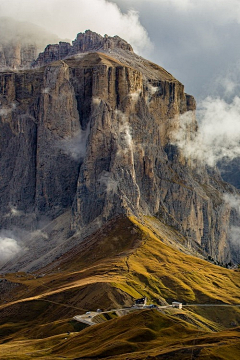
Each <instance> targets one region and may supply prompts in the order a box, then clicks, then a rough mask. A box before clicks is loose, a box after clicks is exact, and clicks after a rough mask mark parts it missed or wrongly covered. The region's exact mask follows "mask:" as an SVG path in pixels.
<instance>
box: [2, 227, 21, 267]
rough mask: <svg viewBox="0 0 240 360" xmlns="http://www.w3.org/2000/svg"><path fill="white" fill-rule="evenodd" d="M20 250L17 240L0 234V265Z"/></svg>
mask: <svg viewBox="0 0 240 360" xmlns="http://www.w3.org/2000/svg"><path fill="white" fill-rule="evenodd" d="M20 251H21V246H20V245H19V244H18V242H17V240H15V239H13V238H11V237H8V236H7V235H6V236H5V235H4V234H2V235H1V236H0V265H2V264H4V263H6V262H7V261H8V260H10V259H12V258H14V257H15V256H16V255H17V254H18V253H19V252H20Z"/></svg>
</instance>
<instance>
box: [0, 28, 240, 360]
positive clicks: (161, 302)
mask: <svg viewBox="0 0 240 360" xmlns="http://www.w3.org/2000/svg"><path fill="white" fill-rule="evenodd" d="M16 66H17V65H16ZM17 67H18V68H17V69H8V70H6V69H5V66H4V67H2V68H1V72H0V103H1V108H0V167H1V169H0V174H1V176H0V226H1V231H0V249H1V252H0V263H1V273H2V275H1V277H0V294H1V297H0V334H1V336H0V351H1V359H3V360H7V359H13V358H14V359H16V360H23V359H31V358H39V359H44V360H47V359H59V358H65V359H69V360H70V359H71V360H73V359H75V360H76V359H90V358H91V359H99V358H101V359H114V360H116V359H119V360H120V359H126V358H128V359H134V360H137V359H146V358H148V359H160V358H161V359H179V358H181V359H190V358H191V359H193V358H194V359H199V360H201V359H213V358H214V359H217V360H229V359H233V360H237V359H238V358H239V350H240V347H239V334H240V332H239V326H240V310H239V301H240V287H239V286H240V285H239V284H240V281H239V275H240V272H239V270H238V269H237V268H236V267H232V266H231V265H232V263H233V262H236V263H237V262H239V249H238V242H234V240H236V237H237V235H238V224H239V211H238V210H239V209H238V201H237V195H238V191H237V190H236V189H235V188H234V187H233V186H231V185H229V184H228V183H226V182H224V181H223V180H222V178H221V176H220V174H219V173H218V171H217V170H216V169H213V168H209V167H207V166H204V165H203V164H199V163H193V162H192V161H191V160H190V159H188V158H186V157H185V156H184V154H183V153H182V151H181V149H180V148H179V147H178V144H177V136H176V134H178V132H179V130H180V129H181V128H182V127H181V124H182V122H183V121H186V116H187V121H188V126H187V131H186V133H185V134H184V136H185V138H186V139H189V140H192V139H193V138H194V136H195V134H196V133H197V131H198V125H197V122H196V118H195V107H196V104H195V100H194V98H193V97H192V96H190V95H188V94H185V92H184V86H183V85H182V84H181V83H180V82H179V81H178V80H177V79H175V78H174V77H173V76H172V75H171V74H169V73H168V72H167V71H166V70H164V69H163V68H162V67H160V66H158V65H156V64H153V63H151V62H149V61H148V60H146V59H143V58H142V57H140V56H138V55H136V54H135V53H134V51H133V49H132V47H131V45H129V44H127V43H126V42H125V41H124V40H122V39H120V38H119V37H117V36H114V37H108V36H104V37H102V36H101V35H98V34H96V33H93V32H91V31H89V30H88V31H86V32H85V33H84V34H81V33H80V34H78V35H77V38H76V40H75V41H74V42H73V44H72V45H71V44H69V43H67V42H60V43H59V44H53V45H48V46H47V47H46V49H45V51H44V52H43V53H41V54H39V56H38V57H36V59H35V60H34V61H33V62H32V63H31V65H29V64H28V68H25V69H23V68H22V65H19V66H17ZM206 259H207V260H208V261H206ZM213 263H215V264H213ZM226 263H228V264H226ZM219 265H225V266H224V267H223V266H219ZM226 267H229V268H226ZM142 297H146V298H147V303H148V305H150V304H152V305H150V307H147V308H144V307H142V308H141V309H138V308H136V307H133V306H132V305H133V304H134V302H135V300H136V299H139V298H142ZM172 301H178V302H181V303H182V304H183V308H182V309H175V308H173V307H172V306H171V303H172ZM97 309H100V310H98V311H96V310H97ZM101 310H103V311H102V312H101ZM89 312H90V314H89ZM92 314H94V315H92ZM77 315H78V316H77ZM76 316H77V318H76ZM79 316H80V318H81V319H82V317H84V319H85V323H84V322H81V321H80V322H79ZM89 316H90V318H91V319H90V318H89ZM90 320H91V321H90ZM90 324H91V325H92V324H94V325H93V326H89V325H90Z"/></svg>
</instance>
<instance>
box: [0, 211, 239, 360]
mask: <svg viewBox="0 0 240 360" xmlns="http://www.w3.org/2000/svg"><path fill="white" fill-rule="evenodd" d="M154 224H155V225H154ZM172 239H175V240H176V241H177V240H178V242H175V245H174V243H173V241H172ZM183 243H184V239H183V238H182V237H181V236H180V235H179V234H178V233H177V232H176V231H175V230H174V229H172V228H169V227H167V226H166V225H164V224H162V223H161V222H159V221H157V220H156V219H152V218H147V217H146V218H143V219H142V220H141V221H139V220H137V219H136V218H133V217H131V218H127V217H121V216H119V217H117V218H115V219H114V220H111V221H109V222H108V223H107V224H106V225H105V226H104V227H102V228H101V229H100V230H99V231H97V232H96V233H95V234H94V235H92V236H91V237H89V238H87V239H86V240H85V241H84V242H82V243H80V244H79V245H77V246H76V247H75V248H73V249H72V250H71V251H69V252H68V253H67V254H65V255H63V256H62V257H60V258H59V259H57V260H56V261H55V262H53V263H52V264H50V265H48V266H47V267H45V268H43V269H41V270H40V271H38V272H36V273H12V274H5V275H3V276H2V281H1V290H2V291H1V306H0V334H1V345H0V351H1V354H2V355H1V359H5V360H6V359H9V360H10V359H18V360H20V359H30V358H40V359H41V358H42V359H60V358H66V359H85V358H92V359H97V358H109V359H126V356H127V358H128V359H145V358H146V357H147V356H149V359H155V358H156V359H157V358H161V359H179V358H181V359H192V358H194V359H237V358H238V357H237V356H238V354H239V350H240V345H239V344H240V328H239V324H240V307H239V306H234V305H237V304H240V281H239V280H240V273H239V272H238V271H237V270H228V269H225V268H222V267H220V266H216V265H213V264H211V263H209V262H207V261H205V260H203V259H201V258H199V257H196V256H193V254H192V255H191V254H190V253H191V252H192V250H191V249H186V248H184V246H183ZM177 244H178V245H177ZM16 288H17V289H18V290H17V291H16V290H15V289H16ZM142 296H146V297H147V299H148V303H154V304H158V305H167V304H168V303H169V304H171V302H172V301H174V300H177V301H181V302H183V304H185V306H184V307H183V310H180V309H173V308H172V307H166V308H162V309H161V311H157V310H155V309H154V310H149V309H143V310H137V311H129V312H128V313H127V312H126V313H127V315H125V316H122V317H118V318H115V319H112V320H110V321H105V322H102V323H100V324H98V325H95V326H91V327H88V328H85V327H86V326H85V325H83V324H81V323H78V322H76V321H74V320H73V316H75V315H79V314H84V313H85V312H86V311H89V310H92V311H96V309H97V308H101V309H103V310H110V309H117V308H123V307H131V306H132V305H133V303H134V299H136V298H139V297H142ZM197 304H198V305H197ZM199 304H202V306H199ZM206 304H207V306H206ZM216 305H217V306H216ZM226 305H228V306H226ZM84 328H85V329H84ZM79 331H80V332H79ZM126 354H127V355H126ZM220 354H221V355H220Z"/></svg>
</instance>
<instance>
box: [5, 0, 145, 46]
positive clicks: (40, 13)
mask: <svg viewBox="0 0 240 360" xmlns="http://www.w3.org/2000/svg"><path fill="white" fill-rule="evenodd" d="M0 13H1V16H9V17H13V18H15V19H18V20H21V21H29V22H32V23H34V24H36V25H39V26H42V27H45V28H46V29H47V30H48V31H51V32H53V33H55V34H57V35H58V36H59V37H60V38H63V39H65V38H69V39H71V40H73V39H74V38H75V37H76V35H77V33H79V32H84V31H85V30H87V29H90V30H92V31H95V32H97V33H100V34H101V35H104V34H108V35H110V36H114V35H118V36H120V37H122V38H123V39H125V40H127V41H128V42H130V43H131V44H132V46H133V47H134V49H135V50H136V51H138V52H139V51H145V50H146V49H147V48H148V49H150V47H151V46H150V40H149V38H148V35H147V32H146V30H145V29H144V27H143V26H142V25H141V23H140V21H139V16H138V12H137V11H135V10H132V9H129V10H128V11H127V12H126V13H123V12H121V11H120V9H119V8H118V6H117V5H116V4H114V3H112V2H110V1H107V0H88V1H85V0H68V2H67V3H66V1H65V0H64V1H63V0H48V1H46V0H43V1H39V0H22V1H19V0H8V1H7V2H6V1H5V0H0ZM145 52H146V51H145Z"/></svg>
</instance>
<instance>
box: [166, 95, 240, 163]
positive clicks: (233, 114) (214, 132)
mask: <svg viewBox="0 0 240 360" xmlns="http://www.w3.org/2000/svg"><path fill="white" fill-rule="evenodd" d="M198 117H199V129H198V132H197V133H196V132H195V129H194V127H193V126H192V127H191V124H192V121H193V119H192V113H191V112H189V113H186V114H184V115H182V116H181V117H180V120H179V123H180V126H179V129H177V131H176V132H175V133H174V134H173V136H174V139H175V140H173V143H175V144H176V145H178V146H179V147H180V148H181V149H182V151H183V153H184V155H185V156H186V157H187V158H190V159H193V160H198V161H202V162H204V163H206V164H208V165H210V166H215V165H216V163H217V162H218V161H220V160H221V159H223V158H228V159H229V160H232V159H234V158H235V157H238V156H240V98H239V97H235V98H234V99H233V101H232V102H231V103H227V102H226V101H225V100H223V99H220V98H211V97H207V98H206V99H205V100H204V101H202V102H201V103H200V110H199V111H198ZM189 133H191V135H190V136H189Z"/></svg>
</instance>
